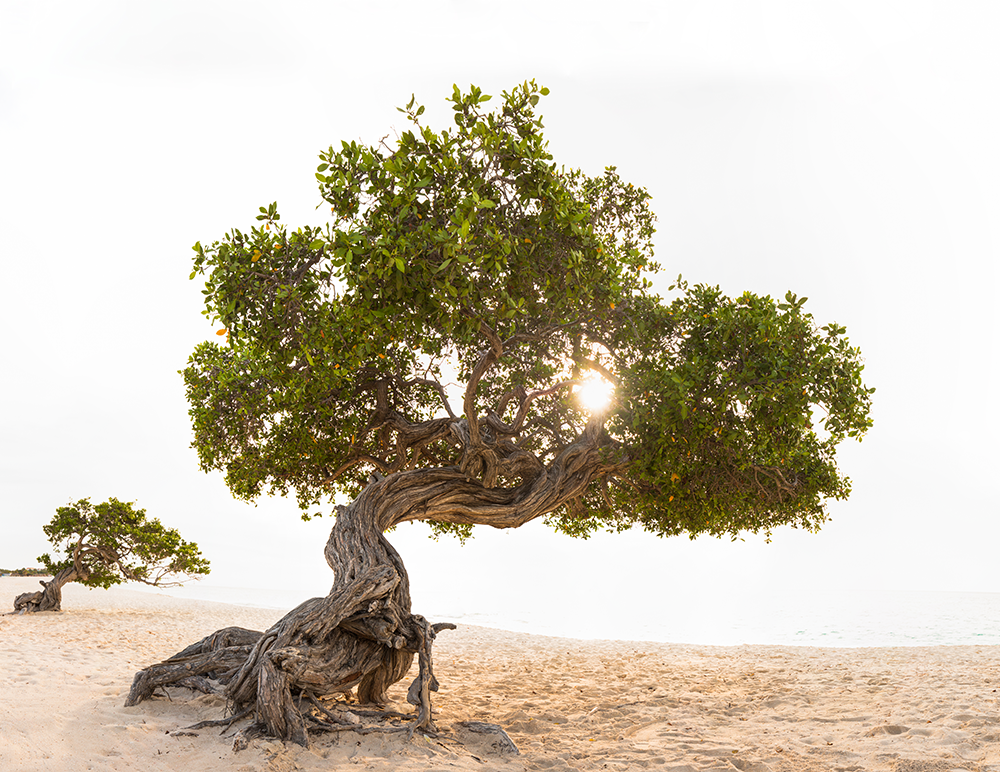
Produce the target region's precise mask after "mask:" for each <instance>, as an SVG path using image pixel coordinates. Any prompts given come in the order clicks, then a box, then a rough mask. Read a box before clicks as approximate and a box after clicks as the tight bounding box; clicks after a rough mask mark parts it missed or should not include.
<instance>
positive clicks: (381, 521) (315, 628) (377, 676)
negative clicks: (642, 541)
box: [125, 442, 600, 744]
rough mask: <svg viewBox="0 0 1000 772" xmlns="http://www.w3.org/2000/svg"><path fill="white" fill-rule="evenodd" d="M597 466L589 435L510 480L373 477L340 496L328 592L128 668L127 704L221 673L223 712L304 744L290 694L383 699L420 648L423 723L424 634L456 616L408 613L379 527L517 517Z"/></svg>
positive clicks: (429, 677)
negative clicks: (249, 626) (255, 625)
mask: <svg viewBox="0 0 1000 772" xmlns="http://www.w3.org/2000/svg"><path fill="white" fill-rule="evenodd" d="M599 466H600V464H599V457H598V451H597V448H596V445H595V444H594V443H591V442H587V443H578V444H577V445H575V446H571V447H570V448H567V449H565V450H564V451H563V452H562V453H560V454H559V456H557V458H556V459H555V460H553V462H552V463H551V464H550V465H549V466H548V467H547V468H542V469H541V470H540V471H539V472H538V473H537V474H535V475H534V476H533V477H532V479H530V480H525V481H524V482H523V483H522V484H521V485H519V486H517V487H514V488H487V487H484V485H483V484H482V483H481V482H479V481H478V480H474V479H472V478H470V477H468V476H466V474H464V473H463V472H462V471H461V469H460V468H458V467H444V468H436V469H418V470H411V471H406V472H398V473H395V474H392V475H390V476H389V477H386V478H382V479H380V480H378V481H377V482H373V483H372V484H370V485H369V486H368V487H367V488H365V490H364V491H362V493H361V494H360V495H359V496H358V498H357V499H356V500H355V501H354V502H353V503H351V504H350V505H348V506H345V507H339V508H338V512H337V520H336V523H335V524H334V526H333V529H332V531H331V532H330V537H329V540H328V541H327V544H326V549H325V556H326V560H327V563H328V564H329V565H330V567H331V568H332V569H333V572H334V577H335V578H334V583H333V587H332V588H331V590H330V593H329V594H328V595H327V596H326V597H324V598H312V599H311V600H307V601H305V602H304V603H302V604H301V605H299V606H298V607H297V608H295V609H293V610H292V611H290V612H289V613H288V614H286V615H285V616H284V617H283V618H282V619H281V620H279V621H278V622H277V623H276V624H275V625H274V626H272V627H271V628H270V629H269V630H267V631H266V632H264V633H262V634H261V633H255V632H253V631H245V630H239V629H238V628H229V629H227V630H221V631H218V632H216V633H213V634H212V635H211V636H208V637H207V638H205V639H204V640H202V641H200V642H198V643H196V644H194V645H193V646H190V647H188V648H187V649H185V650H184V651H182V652H179V653H178V654H176V655H175V656H174V657H171V658H170V659H168V660H166V661H164V662H161V663H159V664H156V665H152V666H150V667H147V668H146V669H144V670H142V671H140V672H138V673H137V674H136V676H135V679H134V680H133V683H132V688H131V690H130V692H129V696H128V699H127V701H126V703H125V704H126V705H136V704H138V703H139V702H141V701H142V700H144V699H147V698H148V697H150V696H152V694H153V692H154V691H155V690H156V689H157V688H159V687H162V686H168V685H187V686H192V687H194V688H204V679H205V678H211V679H214V680H217V681H219V682H221V683H222V684H224V693H225V695H226V696H227V697H228V699H229V703H230V712H231V714H232V715H233V716H235V717H237V718H242V717H244V716H250V715H252V716H253V718H254V720H255V723H254V725H253V727H252V730H253V731H254V732H260V733H266V734H268V735H271V736H276V737H280V738H283V739H286V740H291V741H293V742H297V743H300V744H306V743H307V742H308V738H307V733H306V718H305V717H304V714H303V712H302V710H301V709H300V705H302V704H303V703H309V702H313V703H315V699H316V698H317V697H322V696H328V695H334V694H338V693H342V692H347V691H349V690H351V689H354V688H357V698H358V700H359V701H360V702H362V703H370V704H376V705H382V704H384V703H385V701H386V690H387V689H388V688H389V687H390V686H391V685H392V684H394V683H396V682H397V681H399V680H400V679H401V678H403V676H404V675H406V673H407V671H408V670H409V668H410V665H411V664H412V662H413V657H414V655H419V664H420V668H419V675H418V677H417V679H416V680H415V681H414V683H413V685H412V686H411V687H410V690H409V695H408V701H409V702H411V703H412V704H414V705H416V706H418V708H419V710H418V714H417V716H416V721H415V724H414V725H413V726H412V727H411V728H410V731H411V732H412V731H413V729H416V728H420V729H424V730H433V724H432V722H431V708H430V692H431V691H435V690H436V689H437V682H436V679H435V678H434V673H433V665H432V659H431V644H432V641H433V640H434V637H435V635H436V633H437V632H438V631H439V630H440V629H442V628H446V627H454V625H433V626H432V625H430V624H429V623H428V622H427V620H426V619H424V618H423V617H421V616H419V615H415V614H413V613H411V609H410V587H409V579H408V577H407V574H406V569H405V568H404V566H403V561H402V560H401V559H400V557H399V554H398V553H397V552H396V550H395V549H393V547H392V545H391V544H389V542H388V541H387V540H386V538H385V536H384V535H383V534H384V532H385V531H386V530H387V529H389V528H391V527H392V526H394V525H397V524H398V523H401V522H405V521H408V520H418V519H420V520H423V519H433V520H439V521H446V522H454V523H473V524H486V525H493V526H495V527H498V528H508V527H516V526H519V525H522V524H524V523H526V522H528V521H529V520H532V519H534V518H536V517H539V516H542V515H544V514H546V513H548V512H551V511H553V510H554V509H556V508H557V507H558V506H560V505H561V504H562V503H564V502H566V501H568V500H570V499H572V498H574V497H576V496H579V495H580V494H581V493H582V492H583V491H584V490H585V489H586V487H587V485H588V484H589V482H590V480H591V478H592V477H593V475H594V474H595V473H597V471H598V469H599ZM319 709H320V710H321V711H323V709H322V707H321V706H320V708H319ZM323 712H326V711H323ZM328 715H329V714H328Z"/></svg>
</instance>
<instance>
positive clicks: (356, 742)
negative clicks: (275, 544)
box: [0, 578, 1000, 772]
mask: <svg viewBox="0 0 1000 772" xmlns="http://www.w3.org/2000/svg"><path fill="white" fill-rule="evenodd" d="M36 586H37V585H36V580H33V579H19V578H4V579H0V602H2V603H4V604H5V605H6V604H10V603H11V602H12V601H13V598H14V596H15V595H17V594H18V593H20V592H24V591H27V590H31V589H34V588H35V587H36ZM63 608H64V609H65V610H64V611H63V612H62V613H60V614H36V615H32V616H3V617H0V770H4V771H6V770H12V771H14V770H16V771H17V772H36V771H41V770H45V771H46V772H48V771H50V770H51V771H53V772H77V771H78V770H79V771H82V770H95V771H105V770H106V771H109V772H110V771H111V770H116V771H117V770H143V772H158V771H160V770H163V771H168V770H173V771H179V770H184V771H185V772H187V770H201V769H211V770H221V771H223V772H226V771H229V772H292V770H329V769H339V768H345V769H369V770H404V771H405V770H413V771H415V772H416V771H419V772H437V771H438V770H473V769H474V770H494V769H495V770H509V771H510V772H519V770H549V769H551V770H566V769H575V770H605V769H607V770H631V769H656V770H672V771H673V772H707V771H708V770H742V771H743V772H767V770H771V771H772V772H786V771H787V772H792V771H793V770H794V771H795V772H810V771H811V770H843V771H844V772H847V771H848V770H891V771H894V772H938V771H941V772H949V771H950V770H968V771H969V772H973V771H976V772H988V771H989V770H993V771H994V772H1000V691H998V690H1000V647H974V646H960V647H938V648H885V649H819V648H795V647H770V646H746V647H711V646H687V645H675V644H659V643H635V642H622V641H579V640H571V639H565V638H549V637H541V636H531V635H525V634H521V633H510V632H504V631H498V630H490V629H486V628H477V627H464V626H463V627H462V628H461V629H459V630H456V631H451V632H446V633H442V634H441V636H440V638H439V639H438V642H437V647H436V654H435V664H436V670H437V674H438V677H439V678H440V680H441V691H440V692H439V693H438V695H437V696H436V699H435V708H436V713H435V721H436V723H437V725H438V726H439V727H440V728H441V729H442V730H443V731H442V734H441V737H440V738H438V739H433V740H432V739H426V738H417V739H415V740H414V741H412V742H409V743H408V742H406V741H405V740H403V739H402V738H401V737H398V736H390V737H374V736H371V735H369V736H366V737H360V736H356V735H354V734H353V733H343V734H341V735H340V736H336V737H334V736H330V735H318V736H315V737H314V738H313V742H312V744H311V746H310V748H308V749H304V748H299V747H295V746H285V745H283V744H281V743H277V742H273V741H267V740H257V741H253V742H252V743H251V745H250V747H248V748H246V749H245V750H242V751H240V752H235V751H234V750H233V744H232V740H231V739H228V738H227V736H225V735H221V736H220V734H219V731H218V730H214V729H207V730H200V731H197V732H194V733H187V734H177V732H178V731H179V730H183V729H184V727H187V726H189V725H191V724H193V723H195V722H197V721H201V720H203V719H208V718H218V717H220V716H221V714H222V708H223V707H224V706H223V703H222V701H221V700H220V699H219V698H218V697H215V696H199V697H192V696H191V693H190V692H188V691H186V690H182V689H177V690H171V699H165V698H163V699H156V700H153V701H149V702H145V703H143V704H142V705H139V706H137V707H133V708H124V707H122V703H123V702H124V699H125V694H126V693H127V691H128V687H129V684H130V683H131V680H132V676H133V675H134V673H135V671H136V670H138V669H139V668H141V667H142V666H143V665H146V664H149V663H151V662H154V661H158V660H160V659H162V658H164V657H167V656H170V655H171V654H173V653H175V652H176V651H178V650H180V649H181V648H183V647H184V646H186V645H187V644H189V643H192V642H193V641H195V640H197V639H198V638H201V637H202V636H204V635H206V634H207V633H210V632H212V631H213V630H216V629H218V628H221V627H225V626H228V625H240V626H244V627H251V628H256V629H264V628H265V627H267V625H268V624H270V623H271V622H272V621H274V620H275V619H277V618H278V617H279V616H280V615H281V614H280V612H277V611H270V610H262V609H252V608H245V607H239V606H228V605H225V604H217V603H208V602H202V601H187V600H178V599H175V598H170V597H166V596H160V595H150V594H146V593H138V592H134V591H131V590H128V589H122V588H113V589H112V590H110V591H103V590H88V589H86V588H84V587H80V586H79V585H69V586H68V587H67V588H66V589H65V591H64V603H63ZM403 683H404V684H405V683H407V681H404V682H403ZM393 697H394V698H395V699H396V700H397V701H398V703H399V706H398V709H400V710H406V711H409V706H406V707H403V706H404V705H405V701H404V689H403V687H402V686H401V685H399V686H397V687H396V689H395V691H394V693H393ZM466 720H473V721H484V722H490V723H495V724H499V725H500V726H502V727H503V728H504V729H505V730H506V731H507V733H508V734H509V735H510V737H511V738H512V739H513V740H514V742H515V743H516V744H517V746H518V748H519V749H520V754H519V755H517V756H500V755H497V754H496V753H494V752H492V751H491V749H490V748H489V743H488V742H485V741H484V740H483V739H482V738H477V736H475V735H472V734H471V733H469V732H466V731H463V730H461V728H460V727H458V723H459V722H461V721H466ZM227 734H228V733H227Z"/></svg>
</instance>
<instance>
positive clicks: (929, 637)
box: [156, 582, 1000, 647]
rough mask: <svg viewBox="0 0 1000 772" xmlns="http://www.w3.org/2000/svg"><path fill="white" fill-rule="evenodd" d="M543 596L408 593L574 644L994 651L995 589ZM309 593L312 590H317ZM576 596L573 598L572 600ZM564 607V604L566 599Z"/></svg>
mask: <svg viewBox="0 0 1000 772" xmlns="http://www.w3.org/2000/svg"><path fill="white" fill-rule="evenodd" d="M156 592H167V593H169V594H170V595H174V596H176V597H183V598H197V599H201V600H210V601H218V602H222V603H232V604H237V605H247V606H258V607H264V608H275V609H289V608H292V607H294V606H296V605H298V604H299V603H300V602H301V601H303V600H305V599H306V598H307V597H309V594H310V593H303V592H301V591H295V590H274V589H271V590H265V589H245V588H235V587H216V586H212V585H209V584H206V583H204V582H201V583H192V584H189V585H187V586H185V587H181V588H174V589H171V590H166V591H164V590H156ZM546 592H547V594H548V597H543V598H539V597H532V598H528V599H525V598H524V596H521V597H520V599H518V598H504V597H503V596H499V597H490V598H488V599H480V602H478V603H477V602H476V601H475V599H474V598H471V599H470V598H461V597H448V596H447V595H439V596H436V597H433V596H432V597H428V598H423V599H421V598H419V597H417V596H415V597H414V611H415V612H416V613H420V614H423V615H424V616H425V617H427V618H428V619H430V620H431V621H432V622H445V621H447V622H455V623H457V624H461V623H463V622H464V623H466V624H471V625H479V626H483V627H496V628H500V629H504V630H515V631H520V632H528V633H535V634H538V635H554V636H566V637H572V638H611V639H617V640H634V641H662V642H669V643H696V644H711V645H720V646H731V645H740V644H776V645H792V646H832V647H867V646H954V645H970V644H972V645H975V644H979V645H1000V593H959V592H918V591H903V590H899V591H892V590H871V591H866V590H851V591H834V590H810V591H808V592H805V591H802V592H784V593H768V594H761V593H753V594H749V593H746V594H740V593H725V594H724V593H721V592H715V593H696V592H691V591H688V592H687V593H686V594H684V595H683V596H678V597H670V598H657V599H655V600H654V599H644V598H636V597H634V596H627V597H623V598H621V599H618V600H616V601H614V602H611V603H606V604H604V607H603V608H595V607H594V606H586V605H585V604H584V603H581V602H561V601H560V595H559V593H558V592H554V591H549V590H547V591H546ZM312 594H317V593H316V592H313V593H312ZM574 600H575V599H574ZM564 601H565V599H564Z"/></svg>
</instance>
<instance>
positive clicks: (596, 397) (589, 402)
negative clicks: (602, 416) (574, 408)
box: [576, 376, 615, 413]
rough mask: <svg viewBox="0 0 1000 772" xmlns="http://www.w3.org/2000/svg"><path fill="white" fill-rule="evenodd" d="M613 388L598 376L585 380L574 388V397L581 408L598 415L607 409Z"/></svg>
mask: <svg viewBox="0 0 1000 772" xmlns="http://www.w3.org/2000/svg"><path fill="white" fill-rule="evenodd" d="M614 391H615V387H614V386H613V385H612V384H611V383H608V381H606V380H604V379H603V378H601V377H600V376H592V377H590V378H587V380H585V381H584V382H583V383H581V384H580V385H579V386H577V387H576V395H577V398H578V399H579V400H580V404H581V405H583V408H584V409H585V410H587V411H588V412H591V413H600V412H603V411H605V410H607V409H608V406H609V405H610V404H611V397H612V395H613V394H614Z"/></svg>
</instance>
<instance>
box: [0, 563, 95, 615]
mask: <svg viewBox="0 0 1000 772" xmlns="http://www.w3.org/2000/svg"><path fill="white" fill-rule="evenodd" d="M89 575H90V574H89V572H87V571H86V569H81V567H79V566H76V565H73V566H70V567H69V568H64V569H63V570H62V571H60V572H59V573H58V574H56V575H55V576H54V577H52V579H50V580H49V581H47V582H46V581H44V580H39V582H38V583H39V584H40V585H42V588H43V589H41V590H37V591H35V592H22V593H21V594H20V595H18V596H17V597H16V598H14V611H16V612H18V613H19V614H24V613H31V612H34V611H61V610H62V588H63V586H64V585H67V584H69V583H70V582H75V581H78V580H83V579H86V578H87V577H88V576H89Z"/></svg>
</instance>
